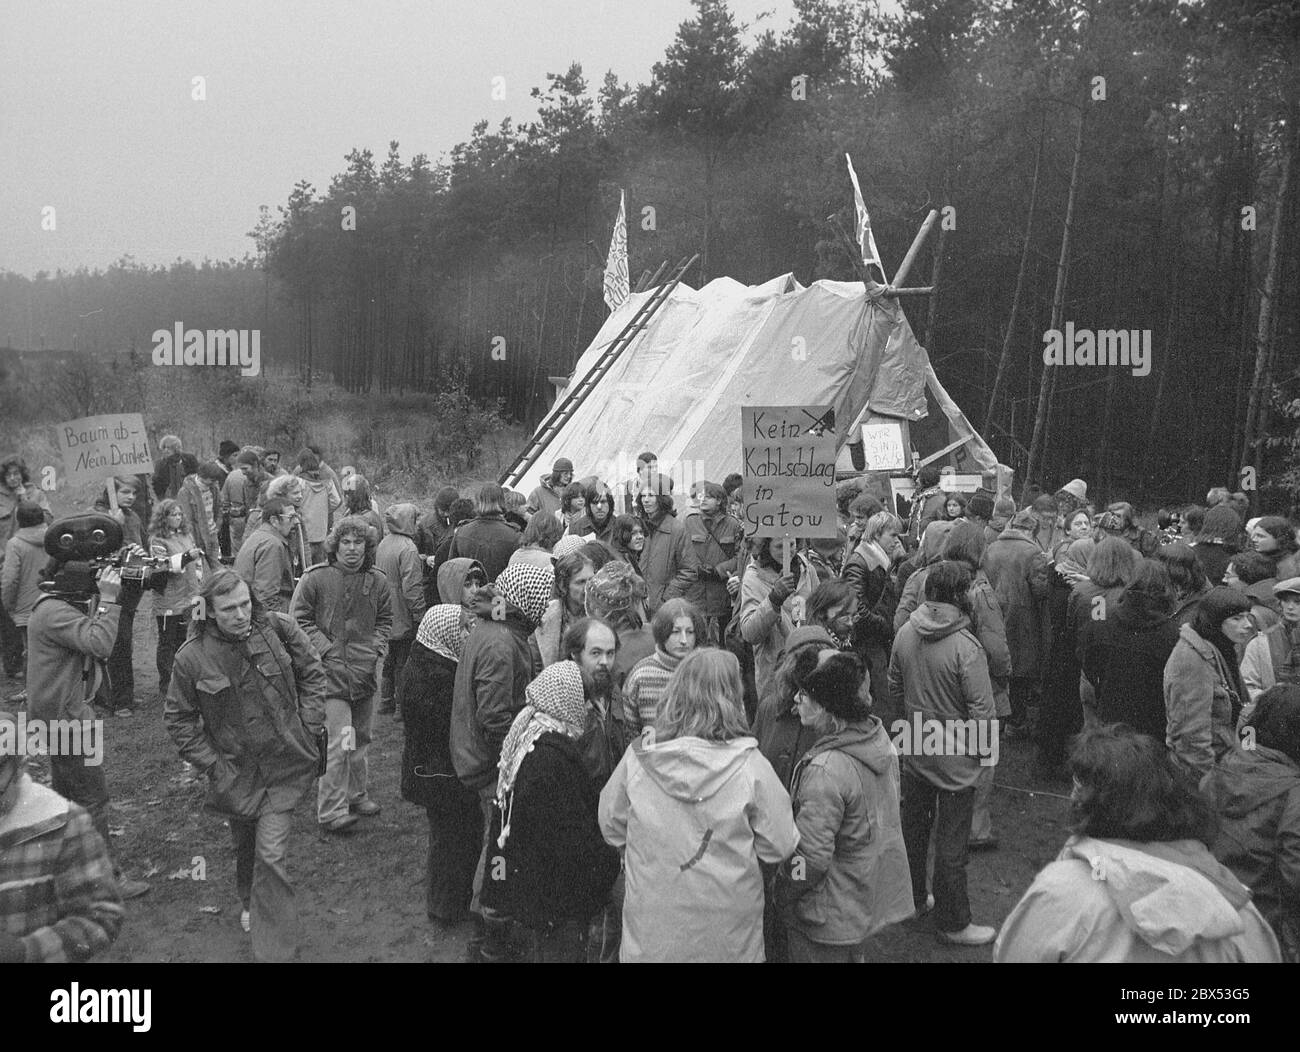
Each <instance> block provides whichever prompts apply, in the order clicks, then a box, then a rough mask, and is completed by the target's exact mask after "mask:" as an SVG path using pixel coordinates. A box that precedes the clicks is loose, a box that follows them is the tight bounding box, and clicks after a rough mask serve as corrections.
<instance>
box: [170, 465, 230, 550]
mask: <svg viewBox="0 0 1300 1052" xmlns="http://www.w3.org/2000/svg"><path fill="white" fill-rule="evenodd" d="M176 502H177V503H178V504H179V505H180V506H181V508H182V509H183V510H184V512H185V521H186V522H188V523H189V524H190V531H191V533H192V534H193V536H194V543H195V545H196V546H197V547H199V548H201V549H202V550H203V554H204V557H205V558H206V559H207V561H208V567H209V569H213V570H215V569H218V568H220V566H221V544H220V542H219V541H218V539H217V523H216V519H215V518H214V517H213V513H212V490H211V489H209V488H208V485H207V483H205V482H202V481H201V480H200V479H199V477H198V476H197V475H192V476H190V477H189V478H187V479H186V480H185V482H184V484H183V485H182V486H181V491H180V492H179V493H178V494H177V495H176Z"/></svg>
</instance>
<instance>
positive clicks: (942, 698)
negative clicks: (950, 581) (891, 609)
mask: <svg viewBox="0 0 1300 1052" xmlns="http://www.w3.org/2000/svg"><path fill="white" fill-rule="evenodd" d="M889 693H890V695H891V696H892V698H893V699H894V706H895V707H896V708H901V709H903V710H904V712H905V713H906V718H907V719H908V721H914V720H915V718H916V717H917V716H919V717H920V719H921V721H922V725H923V726H924V724H925V723H926V722H928V721H930V720H938V721H940V723H941V724H942V725H943V728H944V732H943V734H944V748H943V750H942V752H943V755H941V756H930V755H922V750H920V749H917V748H913V749H910V750H909V751H908V753H907V755H906V756H904V758H903V766H904V767H905V768H906V769H907V771H908V772H909V773H911V774H913V775H916V776H917V777H918V778H924V779H925V780H926V781H927V782H929V783H930V784H932V785H934V786H936V787H937V788H939V789H943V790H946V791H959V790H962V789H969V788H971V787H973V786H974V785H975V783H976V781H977V780H978V779H979V773H980V757H979V755H977V749H976V745H977V744H978V743H979V742H980V741H981V740H983V741H989V740H991V739H989V738H985V737H984V736H983V735H981V734H980V728H979V726H978V723H977V725H976V727H975V728H974V730H975V734H974V735H971V734H966V741H965V743H964V748H965V754H964V755H963V754H962V751H961V750H960V749H959V748H958V744H959V743H958V742H957V740H956V736H957V724H958V723H962V724H966V721H969V720H975V721H988V720H993V719H995V718H996V716H997V709H996V706H995V704H994V701H993V685H992V683H991V682H990V681H989V669H988V660H987V658H986V657H985V655H984V648H983V647H982V646H980V644H979V640H978V639H976V638H975V636H974V635H973V634H972V633H971V631H970V618H968V617H967V616H966V615H965V614H963V613H962V612H961V611H960V610H958V609H957V607H955V606H953V605H952V604H951V603H935V602H930V601H926V602H924V603H922V604H921V605H920V606H919V607H917V609H916V610H914V611H913V612H912V616H911V617H910V618H909V619H908V622H907V624H905V625H904V626H903V627H902V628H901V629H900V630H899V633H898V635H897V636H895V637H894V649H893V653H892V654H891V656H890V660H889ZM966 725H967V726H969V725H968V724H966ZM963 733H965V731H964V730H963ZM986 733H991V731H990V732H986ZM972 738H973V739H974V741H972ZM927 751H928V750H927Z"/></svg>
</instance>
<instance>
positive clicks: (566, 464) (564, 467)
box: [551, 457, 573, 475]
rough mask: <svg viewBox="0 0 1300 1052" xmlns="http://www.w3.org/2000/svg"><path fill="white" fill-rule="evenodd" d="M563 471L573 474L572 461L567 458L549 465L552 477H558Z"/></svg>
mask: <svg viewBox="0 0 1300 1052" xmlns="http://www.w3.org/2000/svg"><path fill="white" fill-rule="evenodd" d="M563 471H568V472H570V473H572V472H573V461H572V460H570V459H569V458H568V457H560V459H559V460H557V461H556V462H555V463H554V464H552V465H551V474H552V475H558V474H560V473H561V472H563Z"/></svg>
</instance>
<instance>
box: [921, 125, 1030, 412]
mask: <svg viewBox="0 0 1300 1052" xmlns="http://www.w3.org/2000/svg"><path fill="white" fill-rule="evenodd" d="M1046 140H1047V115H1046V114H1045V113H1044V115H1043V120H1042V124H1041V126H1040V128H1039V132H1038V154H1037V156H1036V157H1035V159H1034V182H1033V186H1032V188H1031V189H1030V191H1029V215H1028V216H1027V217H1026V219H1025V245H1024V248H1022V249H1021V251H1020V269H1019V270H1018V271H1017V272H1016V291H1015V292H1014V293H1013V294H1012V296H1011V315H1010V317H1008V318H1007V331H1006V333H1005V335H1004V336H1003V337H1002V354H1001V355H999V356H998V371H997V373H996V374H994V377H993V390H992V392H990V394H989V406H988V409H986V410H985V411H984V430H985V431H986V432H988V431H989V430H990V426H991V425H992V423H993V412H994V410H995V409H996V408H997V404H998V394H999V392H1000V391H1001V389H1002V380H1003V377H1005V376H1006V373H1007V362H1009V361H1010V360H1011V344H1012V341H1013V340H1014V339H1015V332H1016V322H1017V320H1018V319H1019V317H1020V301H1021V299H1022V298H1023V296H1024V291H1025V274H1026V273H1027V272H1028V270H1029V249H1030V245H1031V244H1032V243H1033V240H1034V212H1035V210H1036V209H1037V207H1038V175H1039V172H1040V171H1041V170H1042V167H1043V144H1044V143H1045V142H1046ZM940 233H942V231H940ZM926 337H927V339H928V337H929V333H928V332H927V333H926Z"/></svg>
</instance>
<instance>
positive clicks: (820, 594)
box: [804, 577, 857, 627]
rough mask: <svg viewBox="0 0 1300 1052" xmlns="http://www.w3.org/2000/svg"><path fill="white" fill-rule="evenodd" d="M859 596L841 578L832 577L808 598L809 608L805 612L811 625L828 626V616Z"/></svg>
mask: <svg viewBox="0 0 1300 1052" xmlns="http://www.w3.org/2000/svg"><path fill="white" fill-rule="evenodd" d="M856 594H857V589H855V588H854V587H853V585H852V584H850V583H849V582H848V581H846V580H844V579H843V578H840V577H832V578H830V579H829V580H826V581H823V582H822V583H821V584H819V585H818V586H817V588H816V590H815V591H814V592H813V594H812V595H810V596H809V597H808V606H807V608H806V609H805V611H804V614H805V616H806V617H807V619H808V623H809V624H810V625H821V626H822V627H825V626H826V615H827V614H828V613H830V612H831V611H832V610H834V609H835V608H836V607H840V606H843V605H844V604H845V603H847V602H848V601H849V600H851V599H852V598H853V597H854V596H855V595H856Z"/></svg>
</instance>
